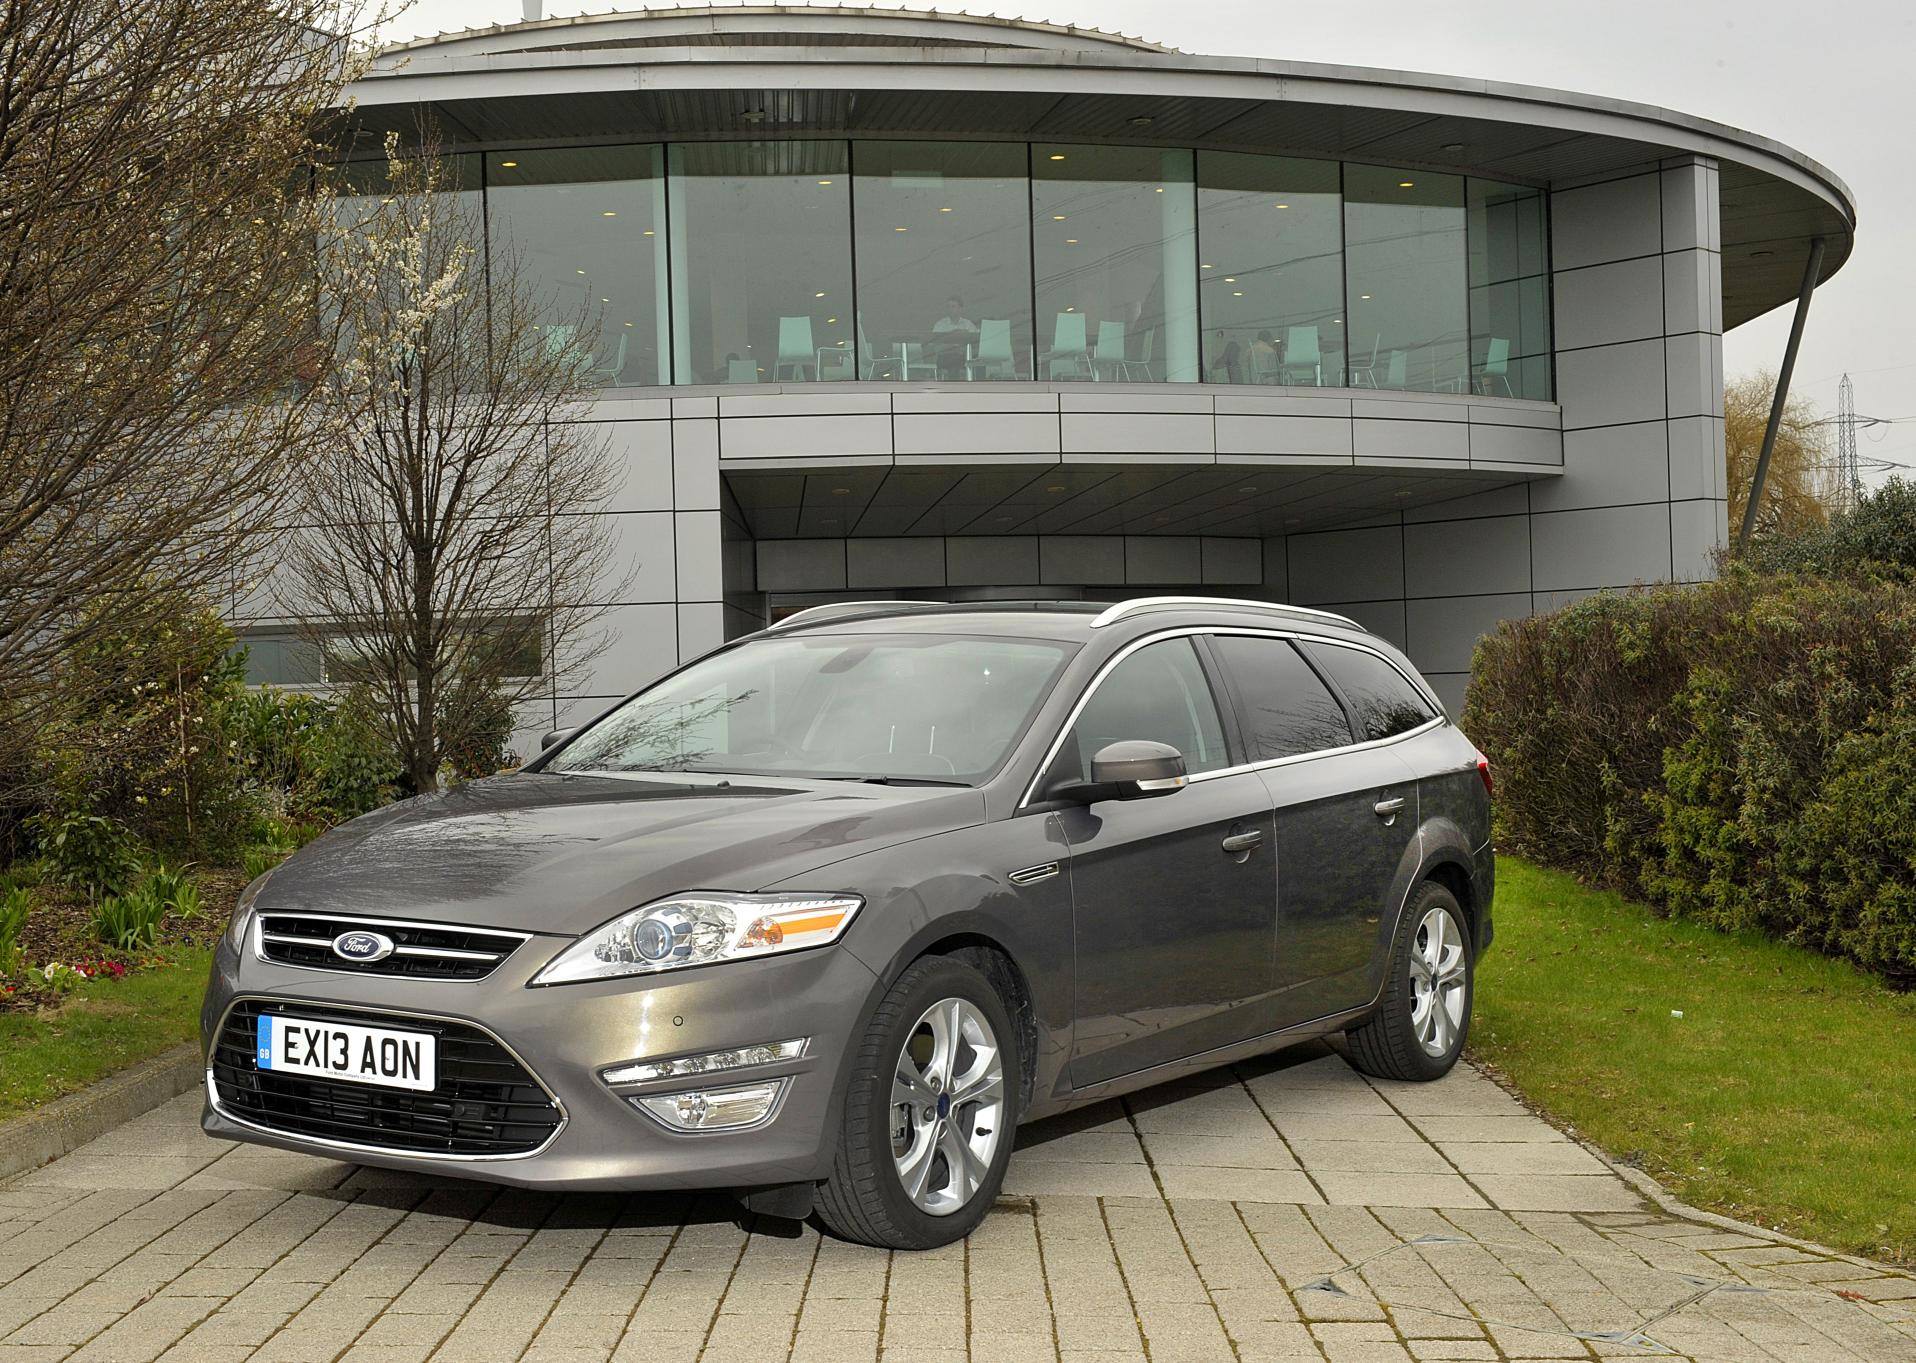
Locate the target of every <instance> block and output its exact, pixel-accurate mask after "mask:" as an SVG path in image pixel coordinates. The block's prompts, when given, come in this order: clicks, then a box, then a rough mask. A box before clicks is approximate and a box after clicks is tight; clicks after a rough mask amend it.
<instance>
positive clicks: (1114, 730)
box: [1051, 639, 1229, 780]
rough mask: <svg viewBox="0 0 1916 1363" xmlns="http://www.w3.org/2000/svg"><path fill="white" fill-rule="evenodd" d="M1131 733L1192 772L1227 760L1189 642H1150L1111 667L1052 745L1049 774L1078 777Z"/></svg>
mask: <svg viewBox="0 0 1916 1363" xmlns="http://www.w3.org/2000/svg"><path fill="white" fill-rule="evenodd" d="M1134 738H1144V739H1149V740H1151V741H1152V742H1154V743H1169V744H1170V745H1171V746H1172V747H1174V748H1176V749H1177V750H1178V751H1179V752H1181V753H1183V754H1184V769H1185V770H1186V771H1188V772H1191V773H1192V774H1194V775H1195V774H1196V773H1198V772H1201V771H1212V770H1215V769H1216V768H1218V767H1222V766H1223V765H1225V763H1226V762H1227V761H1228V760H1229V759H1228V758H1227V756H1226V754H1225V751H1224V726H1223V724H1222V723H1221V722H1220V721H1219V719H1218V713H1217V705H1216V703H1215V702H1214V701H1213V700H1212V699H1211V686H1210V683H1209V682H1208V681H1206V680H1205V677H1204V668H1203V667H1202V665H1200V664H1199V662H1198V658H1197V650H1195V649H1194V648H1192V647H1191V641H1190V640H1189V639H1166V640H1165V641H1164V642H1163V643H1158V644H1148V645H1146V646H1145V647H1143V648H1141V649H1139V650H1138V651H1137V652H1136V653H1133V654H1132V655H1131V656H1130V657H1128V658H1126V659H1125V660H1124V661H1123V662H1121V663H1119V664H1118V665H1117V666H1116V667H1114V668H1112V669H1111V672H1110V675H1109V676H1107V677H1106V678H1105V679H1104V681H1103V682H1101V683H1100V684H1099V686H1098V689H1097V690H1096V691H1094V692H1092V693H1091V699H1090V700H1089V701H1087V702H1085V707H1084V709H1083V711H1082V712H1081V713H1080V714H1079V715H1078V720H1077V723H1075V724H1073V725H1072V726H1071V733H1070V735H1069V736H1068V737H1067V738H1066V739H1065V741H1064V745H1063V746H1062V747H1060V748H1059V749H1058V757H1057V760H1056V761H1055V762H1054V763H1053V764H1052V770H1051V775H1052V779H1053V780H1056V779H1058V778H1060V777H1062V778H1065V779H1080V780H1082V779H1084V778H1085V777H1086V776H1088V774H1089V773H1090V771H1091V759H1092V758H1093V757H1095V756H1096V755H1097V752H1098V749H1100V748H1102V747H1104V746H1105V745H1106V744H1110V743H1122V742H1125V741H1127V740H1129V739H1134Z"/></svg>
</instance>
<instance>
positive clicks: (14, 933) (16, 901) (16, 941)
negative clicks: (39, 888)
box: [0, 885, 33, 975]
mask: <svg viewBox="0 0 1916 1363" xmlns="http://www.w3.org/2000/svg"><path fill="white" fill-rule="evenodd" d="M32 904H33V894H32V892H31V891H30V890H28V889H27V887H26V886H24V885H15V886H12V887H11V888H9V889H8V890H6V891H5V892H4V893H0V975H8V974H11V973H12V972H13V971H14V970H16V969H18V968H19V965H20V935H21V934H22V933H24V932H25V931H26V930H27V910H28V909H29V908H30V907H31V906H32Z"/></svg>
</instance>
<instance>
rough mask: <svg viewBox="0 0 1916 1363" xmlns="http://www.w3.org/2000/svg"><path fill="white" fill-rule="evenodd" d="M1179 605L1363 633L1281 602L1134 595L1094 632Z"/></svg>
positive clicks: (1342, 619)
mask: <svg viewBox="0 0 1916 1363" xmlns="http://www.w3.org/2000/svg"><path fill="white" fill-rule="evenodd" d="M1177 606H1229V607H1231V608H1232V609H1233V610H1257V611H1271V612H1273V613H1275V614H1279V615H1302V616H1307V617H1309V618H1310V619H1313V620H1328V621H1329V622H1330V623H1332V624H1334V625H1344V626H1346V627H1348V628H1350V629H1357V630H1361V629H1362V628H1363V626H1362V625H1360V624H1358V623H1357V622H1356V621H1355V620H1353V619H1351V618H1350V617H1349V616H1348V615H1337V614H1335V613H1334V612H1331V611H1320V610H1312V609H1311V608H1310V607H1309V606H1287V605H1285V604H1284V603H1283V602H1281V601H1241V600H1238V599H1236V598H1234V597H1225V596H1134V597H1132V598H1131V599H1130V600H1129V601H1120V602H1118V604H1117V605H1115V606H1113V607H1111V608H1110V609H1109V610H1107V611H1105V612H1104V614H1102V615H1100V616H1099V617H1098V618H1097V619H1095V620H1093V621H1092V622H1091V628H1092V629H1103V628H1104V627H1105V626H1106V625H1115V624H1116V623H1117V622H1118V621H1120V620H1122V619H1124V617H1125V616H1127V615H1132V614H1135V613H1136V612H1138V611H1146V610H1159V609H1170V608H1173V607H1177Z"/></svg>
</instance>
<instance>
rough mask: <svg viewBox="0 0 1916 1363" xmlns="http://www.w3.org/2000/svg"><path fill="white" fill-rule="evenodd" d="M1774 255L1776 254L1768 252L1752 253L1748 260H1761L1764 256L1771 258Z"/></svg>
mask: <svg viewBox="0 0 1916 1363" xmlns="http://www.w3.org/2000/svg"><path fill="white" fill-rule="evenodd" d="M1775 254H1776V252H1774V251H1770V250H1763V251H1752V252H1750V259H1752V260H1761V259H1762V258H1763V257H1764V256H1773V255H1775Z"/></svg>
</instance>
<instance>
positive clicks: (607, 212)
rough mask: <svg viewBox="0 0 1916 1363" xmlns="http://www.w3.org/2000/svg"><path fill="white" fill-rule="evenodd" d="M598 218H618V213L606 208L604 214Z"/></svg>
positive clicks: (615, 210)
mask: <svg viewBox="0 0 1916 1363" xmlns="http://www.w3.org/2000/svg"><path fill="white" fill-rule="evenodd" d="M599 216H600V217H602V218H616V217H618V216H619V213H618V210H617V209H613V208H608V209H606V210H605V212H603V213H601V214H599Z"/></svg>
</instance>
